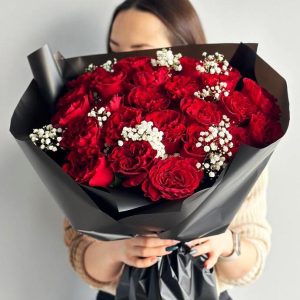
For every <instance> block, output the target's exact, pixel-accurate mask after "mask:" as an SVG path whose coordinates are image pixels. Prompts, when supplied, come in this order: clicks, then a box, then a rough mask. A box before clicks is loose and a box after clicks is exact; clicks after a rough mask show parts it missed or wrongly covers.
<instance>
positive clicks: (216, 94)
mask: <svg viewBox="0 0 300 300" xmlns="http://www.w3.org/2000/svg"><path fill="white" fill-rule="evenodd" d="M226 87H227V83H226V82H220V83H219V84H216V85H215V86H208V85H207V86H206V88H205V89H202V91H197V92H195V93H194V96H196V97H197V98H200V99H204V100H205V99H206V98H212V99H213V101H219V100H220V96H221V94H223V95H224V96H225V97H228V96H229V93H230V90H226Z"/></svg>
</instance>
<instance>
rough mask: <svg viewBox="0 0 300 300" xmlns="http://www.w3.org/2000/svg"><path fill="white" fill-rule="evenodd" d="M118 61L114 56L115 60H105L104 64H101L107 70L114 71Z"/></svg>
mask: <svg viewBox="0 0 300 300" xmlns="http://www.w3.org/2000/svg"><path fill="white" fill-rule="evenodd" d="M116 63H117V59H116V58H114V59H113V61H111V60H108V61H107V62H105V63H104V64H102V65H101V67H102V68H103V69H104V70H106V71H107V72H111V73H113V72H114V65H115V64H116Z"/></svg>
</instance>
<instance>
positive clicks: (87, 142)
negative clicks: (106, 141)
mask: <svg viewBox="0 0 300 300" xmlns="http://www.w3.org/2000/svg"><path fill="white" fill-rule="evenodd" d="M100 130H101V128H100V126H99V123H98V120H97V119H96V118H94V117H85V118H83V119H81V120H80V121H74V122H71V123H69V124H68V128H67V129H66V130H65V131H64V133H63V136H62V141H61V143H60V145H61V146H62V147H63V148H64V149H72V150H77V151H78V148H91V147H100Z"/></svg>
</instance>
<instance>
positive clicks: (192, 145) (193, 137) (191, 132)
mask: <svg viewBox="0 0 300 300" xmlns="http://www.w3.org/2000/svg"><path fill="white" fill-rule="evenodd" d="M201 131H207V127H203V126H201V125H199V124H196V123H193V124H191V125H190V126H188V128H187V130H186V134H185V136H184V139H183V140H184V144H183V147H182V149H181V152H180V154H181V156H184V157H192V158H195V159H197V161H199V162H200V163H202V162H203V161H204V158H205V156H206V155H207V153H206V152H204V149H203V147H196V144H197V143H198V142H199V141H198V139H199V137H200V132H201Z"/></svg>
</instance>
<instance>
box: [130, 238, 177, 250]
mask: <svg viewBox="0 0 300 300" xmlns="http://www.w3.org/2000/svg"><path fill="white" fill-rule="evenodd" d="M132 240H133V243H134V246H140V247H146V248H148V247H149V248H151V247H163V246H165V247H168V246H173V245H176V244H178V243H180V241H177V240H170V239H161V238H159V237H148V236H147V237H146V236H137V237H134V238H133V239H132Z"/></svg>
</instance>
